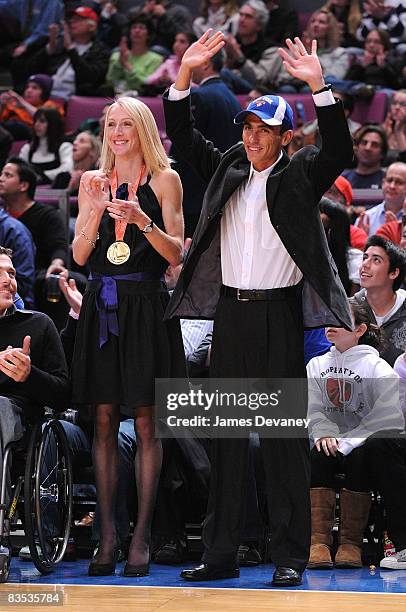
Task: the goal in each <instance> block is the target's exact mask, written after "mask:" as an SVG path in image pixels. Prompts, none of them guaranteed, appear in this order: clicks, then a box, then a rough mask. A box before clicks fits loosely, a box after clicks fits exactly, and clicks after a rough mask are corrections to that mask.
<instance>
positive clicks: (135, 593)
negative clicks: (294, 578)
mask: <svg viewBox="0 0 406 612" xmlns="http://www.w3.org/2000/svg"><path fill="white" fill-rule="evenodd" d="M88 563H89V560H88V559H80V560H78V561H75V562H70V563H67V562H63V563H61V564H59V565H58V566H57V569H56V570H55V571H54V572H53V573H52V574H50V575H48V576H41V575H40V574H39V573H38V572H37V570H36V569H35V568H34V566H33V565H32V563H30V562H27V561H20V560H19V559H18V558H13V560H12V565H11V572H10V577H9V582H8V583H7V584H2V585H0V611H1V612H8V611H9V610H11V609H12V608H16V607H19V608H20V609H21V610H24V611H27V612H30V611H31V610H46V609H48V610H49V608H50V607H52V608H54V609H55V607H56V609H58V608H59V609H60V610H61V612H79V610H80V611H81V612H82V611H86V612H87V611H88V612H90V611H92V612H93V610H94V611H96V612H104V611H107V610H109V611H110V610H112V611H115V610H122V611H124V612H130V611H132V610H137V611H140V612H158V611H159V612H175V611H176V612H178V611H179V612H228V611H236V612H240V611H241V612H242V611H249V612H257V611H263V610H275V611H279V610H291V611H292V612H296V611H298V612H301V611H307V610H309V611H310V610H312V611H313V612H317V610H318V609H320V610H322V609H327V608H329V609H336V610H339V611H340V612H347V611H348V612H350V611H351V612H359V611H361V610H362V611H365V612H366V611H367V610H368V611H369V610H376V611H378V612H380V611H381V610H382V611H386V610H394V611H395V610H396V611H397V612H402V611H403V610H405V611H406V571H404V570H403V571H402V570H397V571H396V570H385V571H384V570H379V568H373V567H371V568H368V567H364V568H363V569H360V570H331V571H315V570H312V571H310V570H308V571H307V572H306V573H305V577H304V582H303V585H302V586H301V587H295V588H291V589H285V590H284V589H275V588H273V587H271V586H270V581H271V578H272V573H273V570H274V567H273V566H272V565H260V566H258V567H255V568H242V569H241V576H240V578H239V579H232V580H223V581H215V582H205V583H198V582H196V583H189V582H185V581H183V580H182V579H181V578H180V577H179V572H180V569H181V567H169V566H163V565H151V573H150V576H147V577H145V578H124V577H123V576H121V572H122V569H123V564H119V565H118V566H117V569H116V575H115V576H106V577H99V578H89V577H88V576H87V566H88ZM47 596H48V600H47V599H46V597H47ZM41 602H43V603H41Z"/></svg>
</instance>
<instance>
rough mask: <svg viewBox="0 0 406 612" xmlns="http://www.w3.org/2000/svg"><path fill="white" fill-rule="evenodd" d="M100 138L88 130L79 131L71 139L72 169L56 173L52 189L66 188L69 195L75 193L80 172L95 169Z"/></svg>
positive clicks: (77, 188)
mask: <svg viewBox="0 0 406 612" xmlns="http://www.w3.org/2000/svg"><path fill="white" fill-rule="evenodd" d="M100 147H101V142H100V139H99V138H97V137H96V136H94V135H93V134H91V133H90V132H80V133H79V134H78V135H77V136H76V138H75V140H74V141H73V147H72V160H73V169H72V170H71V171H70V172H62V173H60V174H58V175H57V176H56V177H55V179H54V181H53V184H52V187H53V188H54V189H67V190H68V191H69V193H70V194H71V195H75V196H76V195H77V194H78V191H79V183H80V179H81V177H82V174H83V173H84V172H86V171H87V170H95V169H96V167H97V162H98V161H99V157H100Z"/></svg>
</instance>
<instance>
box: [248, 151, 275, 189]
mask: <svg viewBox="0 0 406 612" xmlns="http://www.w3.org/2000/svg"><path fill="white" fill-rule="evenodd" d="M282 155H283V151H281V152H280V153H279V157H278V159H277V160H276V161H275V162H274V163H273V164H272V166H269V168H265V170H261V172H259V171H258V170H255V168H254V166H253V165H252V164H251V167H250V175H249V177H248V182H250V181H251V179H252V178H256V179H262V180H266V179H267V178H268V176H269V175H270V174H271V172H272V170H273V169H274V168H275V166H276V164H278V163H279V162H280V160H281V159H282Z"/></svg>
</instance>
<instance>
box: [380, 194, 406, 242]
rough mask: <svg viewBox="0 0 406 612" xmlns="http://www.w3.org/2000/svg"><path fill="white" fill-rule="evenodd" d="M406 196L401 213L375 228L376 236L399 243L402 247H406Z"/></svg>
mask: <svg viewBox="0 0 406 612" xmlns="http://www.w3.org/2000/svg"><path fill="white" fill-rule="evenodd" d="M405 225H406V198H405V200H404V202H403V209H402V215H401V218H400V219H396V220H395V221H386V222H385V223H383V224H382V225H381V226H380V227H379V228H378V229H377V230H376V236H382V238H386V240H391V242H394V243H395V244H400V246H401V247H402V249H404V248H406V241H405V238H406V229H405Z"/></svg>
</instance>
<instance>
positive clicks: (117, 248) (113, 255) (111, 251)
mask: <svg viewBox="0 0 406 612" xmlns="http://www.w3.org/2000/svg"><path fill="white" fill-rule="evenodd" d="M130 254H131V251H130V247H129V246H128V244H127V243H126V242H123V240H116V242H113V244H111V245H110V246H109V248H108V249H107V259H108V260H109V262H110V263H112V264H114V265H115V266H120V265H121V264H123V263H125V262H126V261H128V260H129V258H130Z"/></svg>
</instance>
